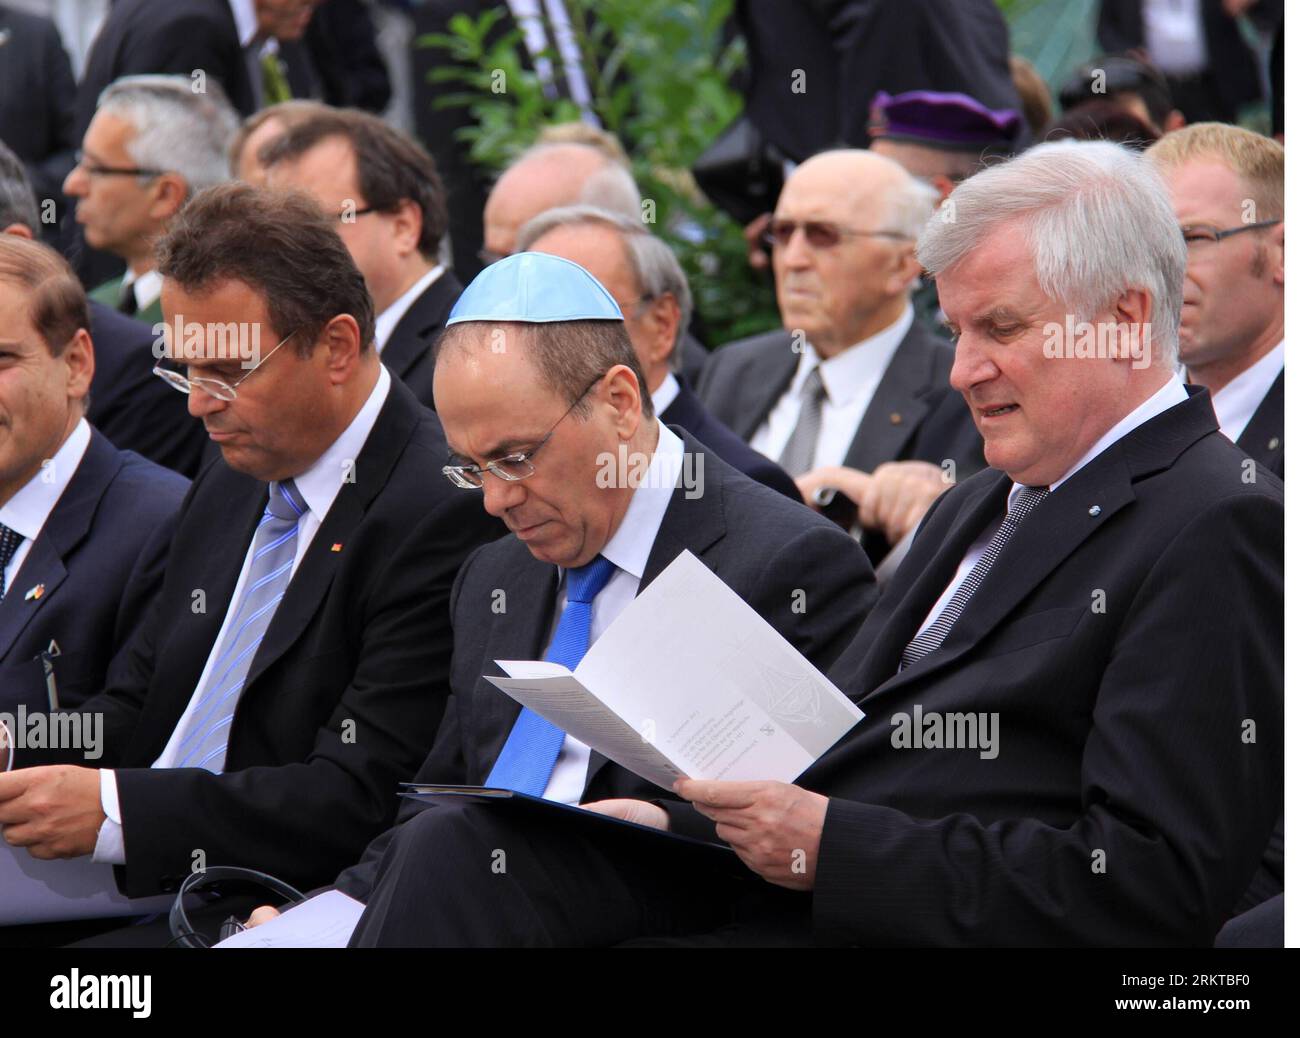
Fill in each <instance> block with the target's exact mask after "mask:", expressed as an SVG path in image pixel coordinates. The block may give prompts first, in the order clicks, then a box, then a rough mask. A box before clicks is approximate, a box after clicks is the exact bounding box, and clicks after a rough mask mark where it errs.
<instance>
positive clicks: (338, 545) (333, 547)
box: [330, 541, 343, 551]
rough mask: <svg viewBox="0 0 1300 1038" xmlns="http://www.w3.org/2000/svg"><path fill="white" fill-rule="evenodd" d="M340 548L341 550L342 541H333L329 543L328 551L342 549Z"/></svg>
mask: <svg viewBox="0 0 1300 1038" xmlns="http://www.w3.org/2000/svg"><path fill="white" fill-rule="evenodd" d="M342 550H343V542H342V541H335V542H334V543H333V544H331V545H330V551H342Z"/></svg>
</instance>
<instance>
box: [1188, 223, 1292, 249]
mask: <svg viewBox="0 0 1300 1038" xmlns="http://www.w3.org/2000/svg"><path fill="white" fill-rule="evenodd" d="M1281 222H1282V221H1281V220H1264V221H1262V222H1260V223H1244V224H1242V225H1241V226H1240V227H1231V228H1229V229H1228V230H1226V231H1221V230H1219V229H1218V228H1217V227H1206V226H1202V225H1200V224H1198V225H1196V226H1194V227H1183V228H1181V230H1182V232H1183V241H1184V242H1186V243H1187V247H1188V248H1189V249H1190V248H1191V247H1192V246H1193V245H1206V244H1208V243H1210V242H1221V241H1223V239H1224V238H1231V237H1232V236H1233V235H1234V234H1243V233H1245V232H1246V231H1262V230H1264V229H1265V228H1266V227H1276V226H1277V225H1278V224H1280V223H1281Z"/></svg>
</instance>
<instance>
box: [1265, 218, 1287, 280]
mask: <svg viewBox="0 0 1300 1038" xmlns="http://www.w3.org/2000/svg"><path fill="white" fill-rule="evenodd" d="M1269 240H1270V244H1272V246H1273V249H1274V252H1275V254H1276V257H1277V262H1276V263H1275V264H1274V266H1273V283H1274V284H1276V285H1285V284H1286V224H1285V223H1280V224H1278V225H1277V226H1276V227H1274V228H1273V229H1272V231H1271V232H1270V233H1269Z"/></svg>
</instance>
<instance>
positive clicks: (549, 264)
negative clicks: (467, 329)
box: [447, 252, 623, 325]
mask: <svg viewBox="0 0 1300 1038" xmlns="http://www.w3.org/2000/svg"><path fill="white" fill-rule="evenodd" d="M621 320H623V311H622V310H620V309H619V308H618V303H616V302H614V297H613V296H611V295H610V294H609V293H608V292H607V291H605V286H604V285H602V284H601V283H600V282H599V281H597V280H596V279H595V278H594V277H592V276H591V274H589V273H588V272H587V271H586V269H584V268H583V267H580V266H578V264H576V263H573V262H571V261H570V260H566V259H561V258H560V257H559V256H552V255H550V254H549V253H545V252H516V253H515V254H514V255H513V256H507V257H506V258H505V259H503V260H498V261H497V262H496V263H493V264H492V265H491V266H490V267H486V268H484V270H483V271H482V272H481V273H480V274H479V276H478V277H476V278H475V279H474V280H473V281H471V282H470V283H469V286H468V287H467V288H466V289H465V291H464V292H462V293H461V296H460V299H458V300H457V301H456V305H455V306H454V307H452V309H451V316H450V317H448V318H447V323H448V324H449V325H451V324H460V323H462V322H464V321H525V322H527V323H529V324H544V323H547V322H550V321H621Z"/></svg>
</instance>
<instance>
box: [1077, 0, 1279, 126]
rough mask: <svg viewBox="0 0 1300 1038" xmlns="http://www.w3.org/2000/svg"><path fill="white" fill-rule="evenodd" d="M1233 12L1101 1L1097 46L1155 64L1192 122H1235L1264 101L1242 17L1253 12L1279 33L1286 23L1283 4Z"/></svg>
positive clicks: (1195, 4)
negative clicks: (1252, 105) (1244, 110)
mask: <svg viewBox="0 0 1300 1038" xmlns="http://www.w3.org/2000/svg"><path fill="white" fill-rule="evenodd" d="M1230 6H1231V5H1229V4H1225V3H1223V0H1191V2H1189V3H1185V4H1160V5H1159V6H1158V7H1157V6H1156V5H1153V4H1148V3H1146V2H1144V0H1102V2H1101V6H1100V8H1099V10H1098V12H1097V42H1098V44H1100V46H1101V49H1102V50H1104V51H1112V52H1116V53H1118V52H1120V51H1125V52H1128V51H1134V52H1137V53H1140V54H1141V55H1143V56H1144V57H1149V59H1150V60H1151V63H1152V65H1154V66H1155V67H1156V68H1158V69H1159V70H1160V71H1161V72H1162V73H1164V75H1165V78H1166V79H1167V80H1168V82H1169V86H1170V89H1171V91H1172V93H1173V102H1174V106H1175V107H1176V108H1178V109H1180V110H1181V111H1182V113H1183V114H1184V115H1185V116H1186V118H1187V121H1188V122H1200V121H1202V120H1207V119H1214V120H1222V121H1224V122H1235V121H1236V118H1237V112H1238V110H1239V109H1240V108H1241V107H1242V106H1243V105H1246V104H1249V103H1250V102H1252V101H1255V100H1257V99H1259V98H1260V97H1262V96H1263V90H1262V86H1261V83H1260V69H1259V58H1258V56H1257V55H1256V54H1255V52H1254V50H1253V49H1252V48H1251V46H1250V45H1249V44H1248V43H1247V42H1246V39H1245V37H1244V36H1243V35H1242V32H1241V26H1240V24H1239V17H1240V14H1239V12H1241V11H1243V10H1244V11H1249V13H1250V17H1251V20H1252V21H1255V22H1256V24H1257V26H1258V27H1262V28H1272V27H1273V25H1275V24H1276V23H1277V22H1278V21H1280V19H1281V17H1282V2H1281V0H1262V2H1256V3H1252V4H1238V5H1236V7H1237V12H1238V13H1233V12H1231V11H1230V10H1229V7H1230ZM1145 8H1152V9H1151V10H1144V9H1145Z"/></svg>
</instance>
